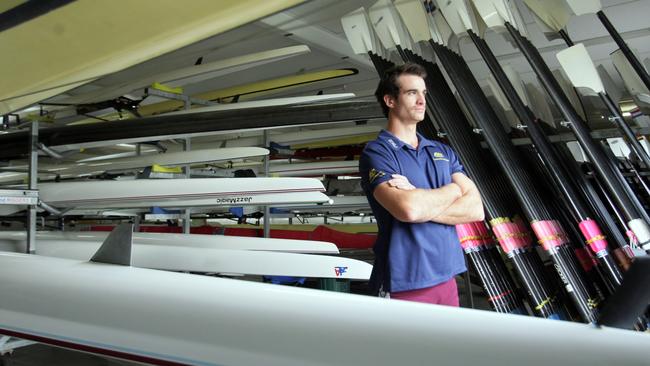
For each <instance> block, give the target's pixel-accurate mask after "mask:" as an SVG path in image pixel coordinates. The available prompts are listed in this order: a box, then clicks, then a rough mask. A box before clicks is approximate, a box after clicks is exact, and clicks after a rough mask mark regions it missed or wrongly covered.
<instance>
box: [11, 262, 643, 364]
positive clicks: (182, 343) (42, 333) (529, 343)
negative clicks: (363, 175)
mask: <svg viewBox="0 0 650 366" xmlns="http://www.w3.org/2000/svg"><path fill="white" fill-rule="evenodd" d="M0 277H1V278H2V279H3V280H2V281H0V293H2V296H1V297H0V333H4V334H8V335H11V336H17V337H21V338H27V339H35V340H37V341H39V342H46V343H51V344H56V345H59V346H64V347H69V348H74V349H80V350H83V351H87V352H94V353H102V354H106V355H110V356H114V357H121V358H125V359H130V360H135V361H140V362H148V363H156V364H163V363H165V362H166V364H192V365H271V366H272V365H282V366H293V365H296V366H298V365H299V366H306V365H321V366H322V365H358V366H363V365H372V366H376V365H405V364H408V365H431V364H435V365H440V366H449V365H458V366H460V365H462V366H466V365H484V366H503V365H519V364H525V365H526V366H548V365H584V366H600V365H608V366H609V365H647V362H648V356H647V347H648V344H650V343H649V342H650V335H648V334H644V333H638V332H632V331H624V330H618V329H611V328H600V329H599V328H595V327H592V326H588V325H585V324H578V323H570V322H563V321H553V320H547V319H540V318H533V317H526V316H520V315H510V314H499V313H494V312H487V311H480V310H471V309H462V308H452V307H444V306H436V305H426V304H418V303H411V302H405V301H399V300H386V299H379V298H373V297H367V296H359V295H350V294H342V293H335V292H328V291H318V290H310V289H301V288H293V287H287V286H276V285H268V284H260V283H252V282H247V281H238V280H231V279H221V278H211V277H204V276H196V275H189V274H180V273H172V272H163V271H154V270H147V269H141V268H132V267H124V266H115V265H107V264H97V263H87V262H86V263H82V262H78V261H72V260H63V259H55V258H46V257H41V256H35V255H19V254H9V253H0Z"/></svg>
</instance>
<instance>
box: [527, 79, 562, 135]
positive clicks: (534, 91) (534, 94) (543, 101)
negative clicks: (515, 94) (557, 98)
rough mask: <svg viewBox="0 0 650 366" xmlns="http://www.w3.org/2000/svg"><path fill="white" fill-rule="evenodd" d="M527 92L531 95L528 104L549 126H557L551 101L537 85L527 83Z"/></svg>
mask: <svg viewBox="0 0 650 366" xmlns="http://www.w3.org/2000/svg"><path fill="white" fill-rule="evenodd" d="M524 87H525V89H526V93H527V94H528V95H529V96H530V98H529V100H530V104H529V105H528V106H529V107H530V109H531V110H532V111H533V113H534V114H535V116H537V118H539V119H541V120H542V121H544V122H546V123H547V124H548V125H549V126H551V127H553V128H557V126H556V125H555V118H553V111H551V106H550V101H549V100H548V98H547V97H546V95H545V94H544V93H543V92H542V91H541V90H540V88H539V87H538V86H537V85H534V84H530V83H526V84H525V86H524Z"/></svg>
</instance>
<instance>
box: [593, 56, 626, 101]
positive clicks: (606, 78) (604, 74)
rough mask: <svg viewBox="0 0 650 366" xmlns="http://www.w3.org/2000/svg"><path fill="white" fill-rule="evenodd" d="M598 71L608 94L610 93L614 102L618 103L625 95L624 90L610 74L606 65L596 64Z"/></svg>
mask: <svg viewBox="0 0 650 366" xmlns="http://www.w3.org/2000/svg"><path fill="white" fill-rule="evenodd" d="M596 71H598V75H599V76H600V80H601V81H602V82H603V87H605V91H606V92H607V95H609V97H610V98H612V100H613V101H614V102H616V103H618V102H619V101H620V100H621V96H622V95H623V92H622V90H621V89H620V88H619V87H618V86H617V85H616V82H614V79H612V76H611V75H610V74H609V72H608V71H607V69H605V66H603V65H598V66H596Z"/></svg>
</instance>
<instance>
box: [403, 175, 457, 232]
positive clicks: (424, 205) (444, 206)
mask: <svg viewBox="0 0 650 366" xmlns="http://www.w3.org/2000/svg"><path fill="white" fill-rule="evenodd" d="M405 193H407V197H408V198H407V201H406V202H405V214H406V216H407V217H405V220H404V221H407V222H427V221H432V220H433V219H434V218H436V217H438V216H440V215H442V213H443V212H445V211H447V210H449V209H450V207H452V206H453V205H454V204H455V202H456V201H457V200H458V199H460V197H461V195H462V193H461V190H460V187H458V185H456V184H454V183H451V184H447V185H445V186H442V187H440V188H436V189H413V190H409V191H406V192H405Z"/></svg>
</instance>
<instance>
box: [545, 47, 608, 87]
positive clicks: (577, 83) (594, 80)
mask: <svg viewBox="0 0 650 366" xmlns="http://www.w3.org/2000/svg"><path fill="white" fill-rule="evenodd" d="M556 57H557V60H558V61H559V62H560V65H561V66H562V68H563V69H564V73H565V74H566V75H567V76H568V77H569V80H570V81H571V83H572V84H573V86H574V87H576V88H589V89H591V90H593V91H594V92H596V93H604V92H605V87H603V83H602V81H600V76H599V75H598V71H596V65H594V62H593V61H592V60H591V57H590V56H589V52H587V48H586V47H585V45H584V44H582V43H578V44H576V45H575V46H571V47H569V48H567V49H565V50H562V51H560V52H558V53H557V55H556Z"/></svg>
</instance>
